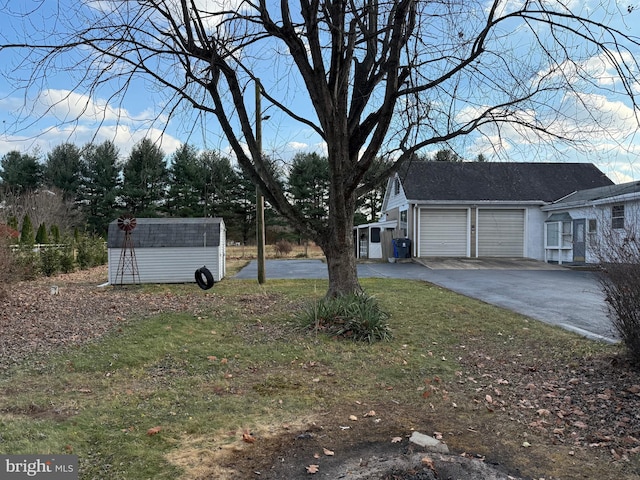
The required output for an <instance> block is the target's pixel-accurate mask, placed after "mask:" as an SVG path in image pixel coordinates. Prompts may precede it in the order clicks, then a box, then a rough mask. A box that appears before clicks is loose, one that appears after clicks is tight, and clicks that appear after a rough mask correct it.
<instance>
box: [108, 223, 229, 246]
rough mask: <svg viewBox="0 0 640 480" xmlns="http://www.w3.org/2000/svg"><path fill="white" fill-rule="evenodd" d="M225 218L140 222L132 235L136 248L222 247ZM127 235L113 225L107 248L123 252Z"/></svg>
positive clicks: (110, 225) (110, 228)
mask: <svg viewBox="0 0 640 480" xmlns="http://www.w3.org/2000/svg"><path fill="white" fill-rule="evenodd" d="M223 225H224V221H223V220H222V218H136V228H135V229H134V230H133V231H132V232H131V240H132V241H133V246H134V247H135V248H161V247H185V248H186V247H218V246H220V230H221V227H222V226H223ZM123 244H124V232H123V231H122V230H120V229H119V228H118V221H117V220H114V221H113V222H111V223H110V224H109V233H108V238H107V248H122V246H123Z"/></svg>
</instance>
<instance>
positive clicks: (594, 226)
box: [587, 218, 598, 246]
mask: <svg viewBox="0 0 640 480" xmlns="http://www.w3.org/2000/svg"><path fill="white" fill-rule="evenodd" d="M597 232H598V221H597V220H596V219H595V218H590V219H589V220H588V223H587V238H588V239H589V245H591V246H594V245H595V244H596V233H597Z"/></svg>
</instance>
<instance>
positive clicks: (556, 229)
mask: <svg viewBox="0 0 640 480" xmlns="http://www.w3.org/2000/svg"><path fill="white" fill-rule="evenodd" d="M545 227H547V247H559V246H560V222H553V223H547V224H546V225H545Z"/></svg>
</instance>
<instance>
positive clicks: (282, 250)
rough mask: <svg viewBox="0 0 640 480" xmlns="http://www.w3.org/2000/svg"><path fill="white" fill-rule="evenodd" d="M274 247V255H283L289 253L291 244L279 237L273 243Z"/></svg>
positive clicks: (291, 247) (291, 248)
mask: <svg viewBox="0 0 640 480" xmlns="http://www.w3.org/2000/svg"><path fill="white" fill-rule="evenodd" d="M274 249H275V252H276V257H285V256H287V255H289V254H290V253H291V251H292V250H293V245H291V242H290V241H288V240H285V239H280V240H278V241H277V242H276V244H275V245H274Z"/></svg>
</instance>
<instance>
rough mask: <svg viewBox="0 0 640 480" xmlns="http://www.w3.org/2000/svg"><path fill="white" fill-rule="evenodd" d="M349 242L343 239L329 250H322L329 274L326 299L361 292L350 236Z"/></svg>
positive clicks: (333, 244)
mask: <svg viewBox="0 0 640 480" xmlns="http://www.w3.org/2000/svg"><path fill="white" fill-rule="evenodd" d="M349 234H351V232H349ZM349 240H350V241H347V239H346V238H345V239H344V241H342V240H340V241H338V242H334V243H332V245H331V247H330V248H324V247H323V248H322V250H323V252H324V254H325V257H326V258H327V270H328V272H329V289H328V290H327V297H339V296H342V295H348V294H350V293H357V292H361V291H362V287H361V286H360V282H359V281H358V270H357V266H356V257H355V252H354V247H353V237H352V236H351V237H350V239H349Z"/></svg>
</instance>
